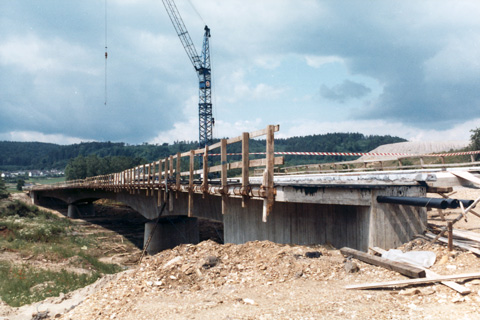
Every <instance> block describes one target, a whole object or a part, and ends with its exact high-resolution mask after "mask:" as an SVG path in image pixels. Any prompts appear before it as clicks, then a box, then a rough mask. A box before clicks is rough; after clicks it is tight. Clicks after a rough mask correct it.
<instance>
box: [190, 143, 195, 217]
mask: <svg viewBox="0 0 480 320" xmlns="http://www.w3.org/2000/svg"><path fill="white" fill-rule="evenodd" d="M194 166H195V151H193V150H191V151H190V174H189V177H188V216H189V217H192V216H193V169H194Z"/></svg>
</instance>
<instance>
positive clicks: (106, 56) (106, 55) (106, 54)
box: [105, 0, 108, 105]
mask: <svg viewBox="0 0 480 320" xmlns="http://www.w3.org/2000/svg"><path fill="white" fill-rule="evenodd" d="M107 58H108V52H107V0H105V105H107Z"/></svg>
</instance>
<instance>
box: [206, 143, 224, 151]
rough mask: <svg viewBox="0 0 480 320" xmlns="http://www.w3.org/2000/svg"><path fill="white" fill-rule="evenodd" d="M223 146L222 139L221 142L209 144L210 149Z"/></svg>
mask: <svg viewBox="0 0 480 320" xmlns="http://www.w3.org/2000/svg"><path fill="white" fill-rule="evenodd" d="M221 146H222V142H221V141H220V142H217V143H214V144H211V145H209V146H208V148H209V149H210V150H213V149H216V148H220V147H221Z"/></svg>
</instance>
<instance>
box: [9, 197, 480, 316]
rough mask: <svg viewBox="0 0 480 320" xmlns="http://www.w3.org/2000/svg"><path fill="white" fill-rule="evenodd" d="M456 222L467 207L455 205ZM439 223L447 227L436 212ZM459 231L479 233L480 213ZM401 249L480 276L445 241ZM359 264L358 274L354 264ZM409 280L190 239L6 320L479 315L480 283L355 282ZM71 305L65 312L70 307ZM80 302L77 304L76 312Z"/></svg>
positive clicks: (263, 246)
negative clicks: (35, 318) (379, 285)
mask: <svg viewBox="0 0 480 320" xmlns="http://www.w3.org/2000/svg"><path fill="white" fill-rule="evenodd" d="M456 191H457V193H456V194H455V195H454V197H455V198H460V199H475V198H477V197H478V196H480V190H479V189H465V188H461V189H457V190H456ZM445 214H446V216H447V219H453V218H454V217H456V216H457V214H458V210H451V211H447V210H446V211H445ZM429 217H430V221H429V222H431V223H435V224H442V223H443V222H442V221H441V219H440V218H439V217H438V215H436V212H435V211H430V212H429ZM456 226H457V227H459V228H463V229H468V230H471V231H476V232H479V230H480V218H477V217H475V216H469V220H468V222H465V221H463V220H462V221H461V222H459V224H458V225H456ZM400 249H402V250H404V251H410V250H428V251H433V252H435V254H436V262H435V264H434V265H433V266H432V267H431V270H432V271H434V272H436V273H438V274H442V275H447V274H460V273H470V272H478V270H479V267H480V259H479V257H477V256H475V255H474V254H472V253H470V252H466V251H462V250H459V251H454V252H448V251H447V249H446V247H445V246H444V245H441V244H430V242H428V241H426V240H423V239H416V240H412V241H411V242H409V243H407V244H404V245H403V246H402V247H400ZM352 262H353V263H354V264H356V265H357V266H358V271H357V272H351V268H350V267H351V263H352ZM399 279H406V277H404V276H402V275H400V274H398V273H396V272H394V271H390V270H386V269H384V268H381V267H376V266H372V265H369V264H366V263H363V262H361V261H358V260H356V259H352V260H347V259H345V258H344V257H343V256H342V255H341V253H340V251H339V250H337V249H335V248H332V247H329V246H318V245H315V246H297V245H281V244H276V243H272V242H269V241H254V242H249V243H246V244H239V245H235V244H224V245H220V244H218V243H216V242H213V241H204V242H201V243H200V244H198V245H181V246H178V247H176V248H173V249H171V250H165V251H163V252H160V253H159V254H157V255H155V256H151V257H147V258H146V259H144V261H143V262H142V264H141V265H139V266H135V267H133V268H131V269H129V270H127V271H125V272H122V273H120V274H117V275H115V276H112V277H110V278H108V279H103V280H101V281H100V282H97V283H96V284H94V285H92V286H91V287H89V288H84V289H81V290H79V291H78V292H74V293H70V294H68V295H65V296H63V297H57V298H50V299H47V301H44V302H42V303H41V304H40V303H37V304H34V305H31V306H25V307H22V308H20V309H14V308H10V307H8V306H5V305H3V306H2V305H1V304H0V319H2V315H3V319H29V318H30V317H31V315H32V314H35V313H36V312H38V311H39V310H40V311H46V310H48V311H50V312H49V316H51V317H52V318H53V317H55V318H59V319H82V320H90V319H91V320H93V319H127V320H128V319H132V320H133V319H135V320H139V319H208V318H215V319H479V314H480V280H479V279H470V280H467V281H464V282H463V284H464V285H465V286H466V287H468V288H470V289H471V293H470V294H468V295H465V296H462V295H460V294H458V293H457V292H455V291H453V290H452V289H450V288H448V287H446V286H444V285H441V284H427V285H417V286H411V287H397V288H388V289H381V290H378V289H377V290H347V289H346V288H345V286H347V285H350V284H362V283H369V282H383V281H390V280H399ZM74 296H75V297H76V298H75V300H72V301H71V303H70V304H68V303H67V304H65V305H62V308H58V307H57V308H56V307H55V306H58V305H59V304H60V303H65V302H69V301H70V300H69V299H70V298H72V297H74ZM72 307H74V308H72Z"/></svg>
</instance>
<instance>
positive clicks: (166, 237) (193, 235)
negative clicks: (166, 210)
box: [143, 216, 200, 255]
mask: <svg viewBox="0 0 480 320" xmlns="http://www.w3.org/2000/svg"><path fill="white" fill-rule="evenodd" d="M155 225H156V227H155ZM152 232H154V233H153V236H152V239H151V240H150V244H149V245H148V247H147V253H148V254H149V255H154V254H156V253H158V252H160V251H162V250H166V249H172V248H174V247H176V246H178V245H179V244H183V243H191V244H197V243H199V242H200V237H199V227H198V219H197V218H189V217H187V216H166V217H164V218H160V220H159V221H158V224H157V222H156V221H152V222H147V223H146V224H145V234H144V238H143V246H144V247H145V245H146V244H147V241H148V238H149V237H150V235H151V234H152Z"/></svg>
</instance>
